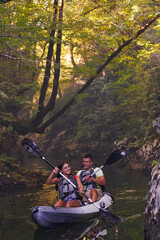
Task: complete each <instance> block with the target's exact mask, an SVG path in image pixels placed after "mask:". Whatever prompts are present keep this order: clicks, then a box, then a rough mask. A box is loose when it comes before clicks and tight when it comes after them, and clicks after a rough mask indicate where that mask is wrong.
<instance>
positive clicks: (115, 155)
mask: <svg viewBox="0 0 160 240" xmlns="http://www.w3.org/2000/svg"><path fill="white" fill-rule="evenodd" d="M125 155H126V150H125V148H124V147H122V148H118V149H117V150H115V151H114V152H112V153H111V155H110V156H109V157H108V158H107V160H106V162H105V163H104V164H103V165H102V166H101V167H99V168H98V169H97V170H96V171H95V172H93V173H92V174H91V175H90V176H91V177H92V176H93V175H94V174H96V173H97V172H98V171H99V170H101V169H102V168H103V167H105V166H106V165H111V164H112V163H115V162H117V161H118V160H120V159H121V158H122V157H124V156H125Z"/></svg>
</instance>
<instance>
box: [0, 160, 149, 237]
mask: <svg viewBox="0 0 160 240" xmlns="http://www.w3.org/2000/svg"><path fill="white" fill-rule="evenodd" d="M37 164H38V166H39V163H35V167H36V165H37ZM115 165H116V164H115ZM115 165H114V166H113V165H112V166H108V167H106V168H105V169H104V174H105V177H106V190H107V192H110V193H111V194H112V195H113V196H114V198H115V204H113V205H112V206H111V207H110V209H109V210H110V211H111V212H113V213H114V214H116V215H117V216H119V217H120V218H122V219H123V222H120V223H117V224H112V223H111V222H107V223H106V222H105V221H104V220H102V219H101V218H100V219H96V220H93V221H89V222H83V223H81V224H74V226H73V225H66V226H65V227H63V228H58V229H54V230H41V229H38V228H37V226H36V225H35V224H34V223H33V221H32V219H31V217H30V213H31V210H32V208H33V207H34V206H39V205H51V204H53V202H55V199H56V192H55V189H54V188H53V187H52V186H51V187H46V186H45V185H44V187H43V189H41V190H36V191H33V190H30V191H27V192H24V191H21V192H18V193H16V192H15V193H12V194H1V195H0V202H1V204H0V240H11V239H13V240H58V239H59V240H62V239H64V240H67V239H70V240H72V239H74V240H75V239H83V240H87V239H104V240H105V239H108V240H142V239H143V220H144V209H145V203H146V199H145V196H146V194H147V191H148V182H149V178H148V177H146V176H145V175H143V174H142V173H137V172H132V171H126V170H120V169H117V168H116V166H115ZM32 167H33V166H32ZM43 168H45V167H44V165H43V164H42V165H41V169H43ZM93 236H94V237H93Z"/></svg>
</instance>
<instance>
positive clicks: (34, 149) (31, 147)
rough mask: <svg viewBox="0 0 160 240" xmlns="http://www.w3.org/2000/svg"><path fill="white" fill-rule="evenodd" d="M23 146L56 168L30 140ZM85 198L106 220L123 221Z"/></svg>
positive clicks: (23, 143)
mask: <svg viewBox="0 0 160 240" xmlns="http://www.w3.org/2000/svg"><path fill="white" fill-rule="evenodd" d="M22 146H23V147H24V148H25V149H26V150H27V151H28V152H31V153H33V154H35V153H36V154H37V155H38V156H39V157H40V158H41V159H43V160H44V161H45V162H46V163H47V164H48V165H49V166H51V167H52V168H53V169H54V168H55V167H54V166H53V165H52V164H51V163H50V162H48V161H47V160H46V159H45V157H44V156H42V154H41V152H40V149H39V147H38V146H37V145H36V144H35V143H34V142H33V141H32V140H30V139H28V138H24V139H23V140H22ZM59 174H60V175H61V176H62V177H63V178H65V179H66V180H67V181H68V182H69V183H70V184H71V185H72V186H73V187H74V188H75V189H77V190H79V189H78V188H77V186H76V185H75V184H74V183H72V182H71V181H70V180H69V179H68V178H67V177H66V176H64V175H63V173H61V172H60V171H59ZM81 194H82V195H83V196H84V197H85V198H87V199H88V201H89V202H91V203H92V204H93V205H94V206H95V207H96V208H97V209H98V210H99V212H100V213H101V215H102V216H103V217H104V218H109V219H110V220H111V221H114V222H117V221H121V219H120V218H119V217H117V216H116V215H115V214H113V213H111V212H109V211H108V210H106V209H102V208H100V207H99V206H98V205H97V204H96V203H95V202H93V201H92V200H91V199H90V198H89V197H88V196H86V195H85V194H84V193H81Z"/></svg>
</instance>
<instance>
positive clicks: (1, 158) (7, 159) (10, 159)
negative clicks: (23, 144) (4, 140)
mask: <svg viewBox="0 0 160 240" xmlns="http://www.w3.org/2000/svg"><path fill="white" fill-rule="evenodd" d="M0 161H1V162H6V163H15V161H16V158H14V157H9V156H7V155H6V154H0Z"/></svg>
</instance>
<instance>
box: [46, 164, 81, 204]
mask: <svg viewBox="0 0 160 240" xmlns="http://www.w3.org/2000/svg"><path fill="white" fill-rule="evenodd" d="M59 171H61V172H62V173H63V175H64V176H65V177H67V178H68V179H69V180H70V181H71V182H73V183H74V184H75V185H76V186H77V187H78V189H79V191H77V190H76V189H75V188H74V187H73V186H72V185H71V184H70V183H69V182H68V181H67V180H66V179H64V178H63V177H61V175H60V174H59V173H58V172H59ZM55 174H57V177H55V178H53V177H54V175H55ZM46 184H48V185H49V184H57V186H58V192H59V200H58V201H57V202H56V203H55V204H54V206H55V207H79V206H81V205H82V202H81V196H80V194H79V192H80V193H81V192H83V185H82V183H81V181H80V178H79V177H78V176H73V175H72V173H71V167H70V166H69V164H68V163H62V164H60V165H59V166H58V168H57V167H56V168H55V169H54V170H53V171H52V172H51V174H50V176H49V177H48V179H47V181H46Z"/></svg>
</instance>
